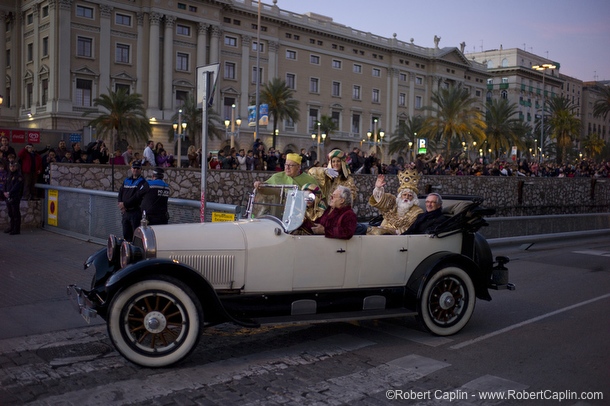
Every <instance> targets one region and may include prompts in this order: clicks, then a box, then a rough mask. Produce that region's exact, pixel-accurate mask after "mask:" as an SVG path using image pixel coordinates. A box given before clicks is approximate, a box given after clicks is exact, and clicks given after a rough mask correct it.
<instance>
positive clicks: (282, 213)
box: [246, 185, 307, 232]
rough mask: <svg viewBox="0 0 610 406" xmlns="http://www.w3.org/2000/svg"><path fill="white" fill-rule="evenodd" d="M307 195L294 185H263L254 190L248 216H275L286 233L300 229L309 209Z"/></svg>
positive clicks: (253, 217)
mask: <svg viewBox="0 0 610 406" xmlns="http://www.w3.org/2000/svg"><path fill="white" fill-rule="evenodd" d="M306 197H307V196H306V194H305V192H302V191H300V190H299V188H298V186H293V185H261V186H259V188H258V189H256V190H254V192H253V193H252V195H251V196H250V200H249V202H248V210H247V213H246V215H247V216H248V218H250V219H255V218H261V217H265V216H273V217H275V218H276V219H278V220H279V221H280V222H281V224H282V226H283V227H284V231H286V232H292V231H294V230H296V229H297V228H299V227H300V226H301V224H302V223H303V219H304V217H305V210H306V209H307V203H306V200H305V199H306Z"/></svg>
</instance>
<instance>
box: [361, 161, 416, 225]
mask: <svg viewBox="0 0 610 406" xmlns="http://www.w3.org/2000/svg"><path fill="white" fill-rule="evenodd" d="M419 178H420V175H419V174H418V173H417V171H415V170H411V169H405V170H404V171H402V172H399V173H398V180H399V181H400V186H399V187H398V195H397V196H394V195H392V194H390V193H385V190H384V188H385V185H386V181H385V176H384V175H379V176H377V180H376V182H375V189H374V190H373V195H372V196H371V197H370V199H369V204H370V205H371V206H372V207H375V208H376V209H377V210H379V212H380V213H381V214H382V215H383V222H382V223H381V225H380V226H379V227H369V229H368V230H367V234H368V235H383V234H402V233H403V232H404V231H406V230H407V229H408V228H409V226H411V224H413V222H414V221H415V219H416V218H417V216H418V215H419V214H421V213H423V212H424V211H423V210H422V209H421V207H419V200H418V199H417V192H418V190H417V182H418V181H419Z"/></svg>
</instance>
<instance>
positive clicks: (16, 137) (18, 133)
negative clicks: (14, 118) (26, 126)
mask: <svg viewBox="0 0 610 406" xmlns="http://www.w3.org/2000/svg"><path fill="white" fill-rule="evenodd" d="M11 133H12V135H13V137H12V138H11V142H16V143H19V144H23V143H24V142H25V131H23V130H13V131H11Z"/></svg>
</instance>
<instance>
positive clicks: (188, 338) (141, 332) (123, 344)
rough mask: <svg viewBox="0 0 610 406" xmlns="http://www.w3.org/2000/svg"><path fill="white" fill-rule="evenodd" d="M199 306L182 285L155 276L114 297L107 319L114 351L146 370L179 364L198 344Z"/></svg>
mask: <svg viewBox="0 0 610 406" xmlns="http://www.w3.org/2000/svg"><path fill="white" fill-rule="evenodd" d="M202 320H203V310H202V308H201V303H200V302H199V300H198V299H197V297H196V296H195V294H194V293H193V291H192V289H191V288H189V287H188V286H187V285H186V284H184V283H183V282H181V281H179V280H177V279H174V278H171V277H167V276H157V277H155V279H147V280H143V281H140V282H138V283H135V284H133V285H131V286H129V287H127V288H126V289H124V290H122V291H120V292H119V293H117V294H116V295H115V297H114V299H113V300H112V303H111V304H110V308H109V315H108V334H109V335H110V339H111V340H112V343H113V344H114V346H115V347H116V349H117V351H118V352H119V353H121V355H123V356H124V357H125V358H127V359H128V360H129V361H131V362H133V363H135V364H138V365H141V366H145V367H164V366H168V365H171V364H174V363H176V362H179V361H181V360H182V359H184V358H185V357H186V356H188V355H189V354H190V353H191V351H193V350H194V349H195V347H196V345H197V343H198V342H199V336H200V328H201V327H200V326H201V322H202Z"/></svg>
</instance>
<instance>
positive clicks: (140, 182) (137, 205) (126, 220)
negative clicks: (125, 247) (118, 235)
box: [118, 149, 152, 242]
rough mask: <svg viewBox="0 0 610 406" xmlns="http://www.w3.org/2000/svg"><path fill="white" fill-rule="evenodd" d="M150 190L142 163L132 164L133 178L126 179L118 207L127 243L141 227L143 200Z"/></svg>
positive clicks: (120, 191) (121, 189)
mask: <svg viewBox="0 0 610 406" xmlns="http://www.w3.org/2000/svg"><path fill="white" fill-rule="evenodd" d="M151 152H152V149H151ZM148 189H149V187H148V182H146V179H144V177H143V176H142V163H141V162H140V161H134V162H133V163H132V164H131V176H130V177H128V178H125V181H124V182H123V185H121V188H120V189H119V199H118V207H119V210H120V211H121V214H122V218H121V224H122V226H123V238H124V239H125V240H126V241H130V242H131V240H132V239H133V232H134V231H135V229H136V228H138V226H139V225H140V221H141V219H142V207H141V206H142V199H143V198H144V196H145V195H146V193H147V192H148Z"/></svg>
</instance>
